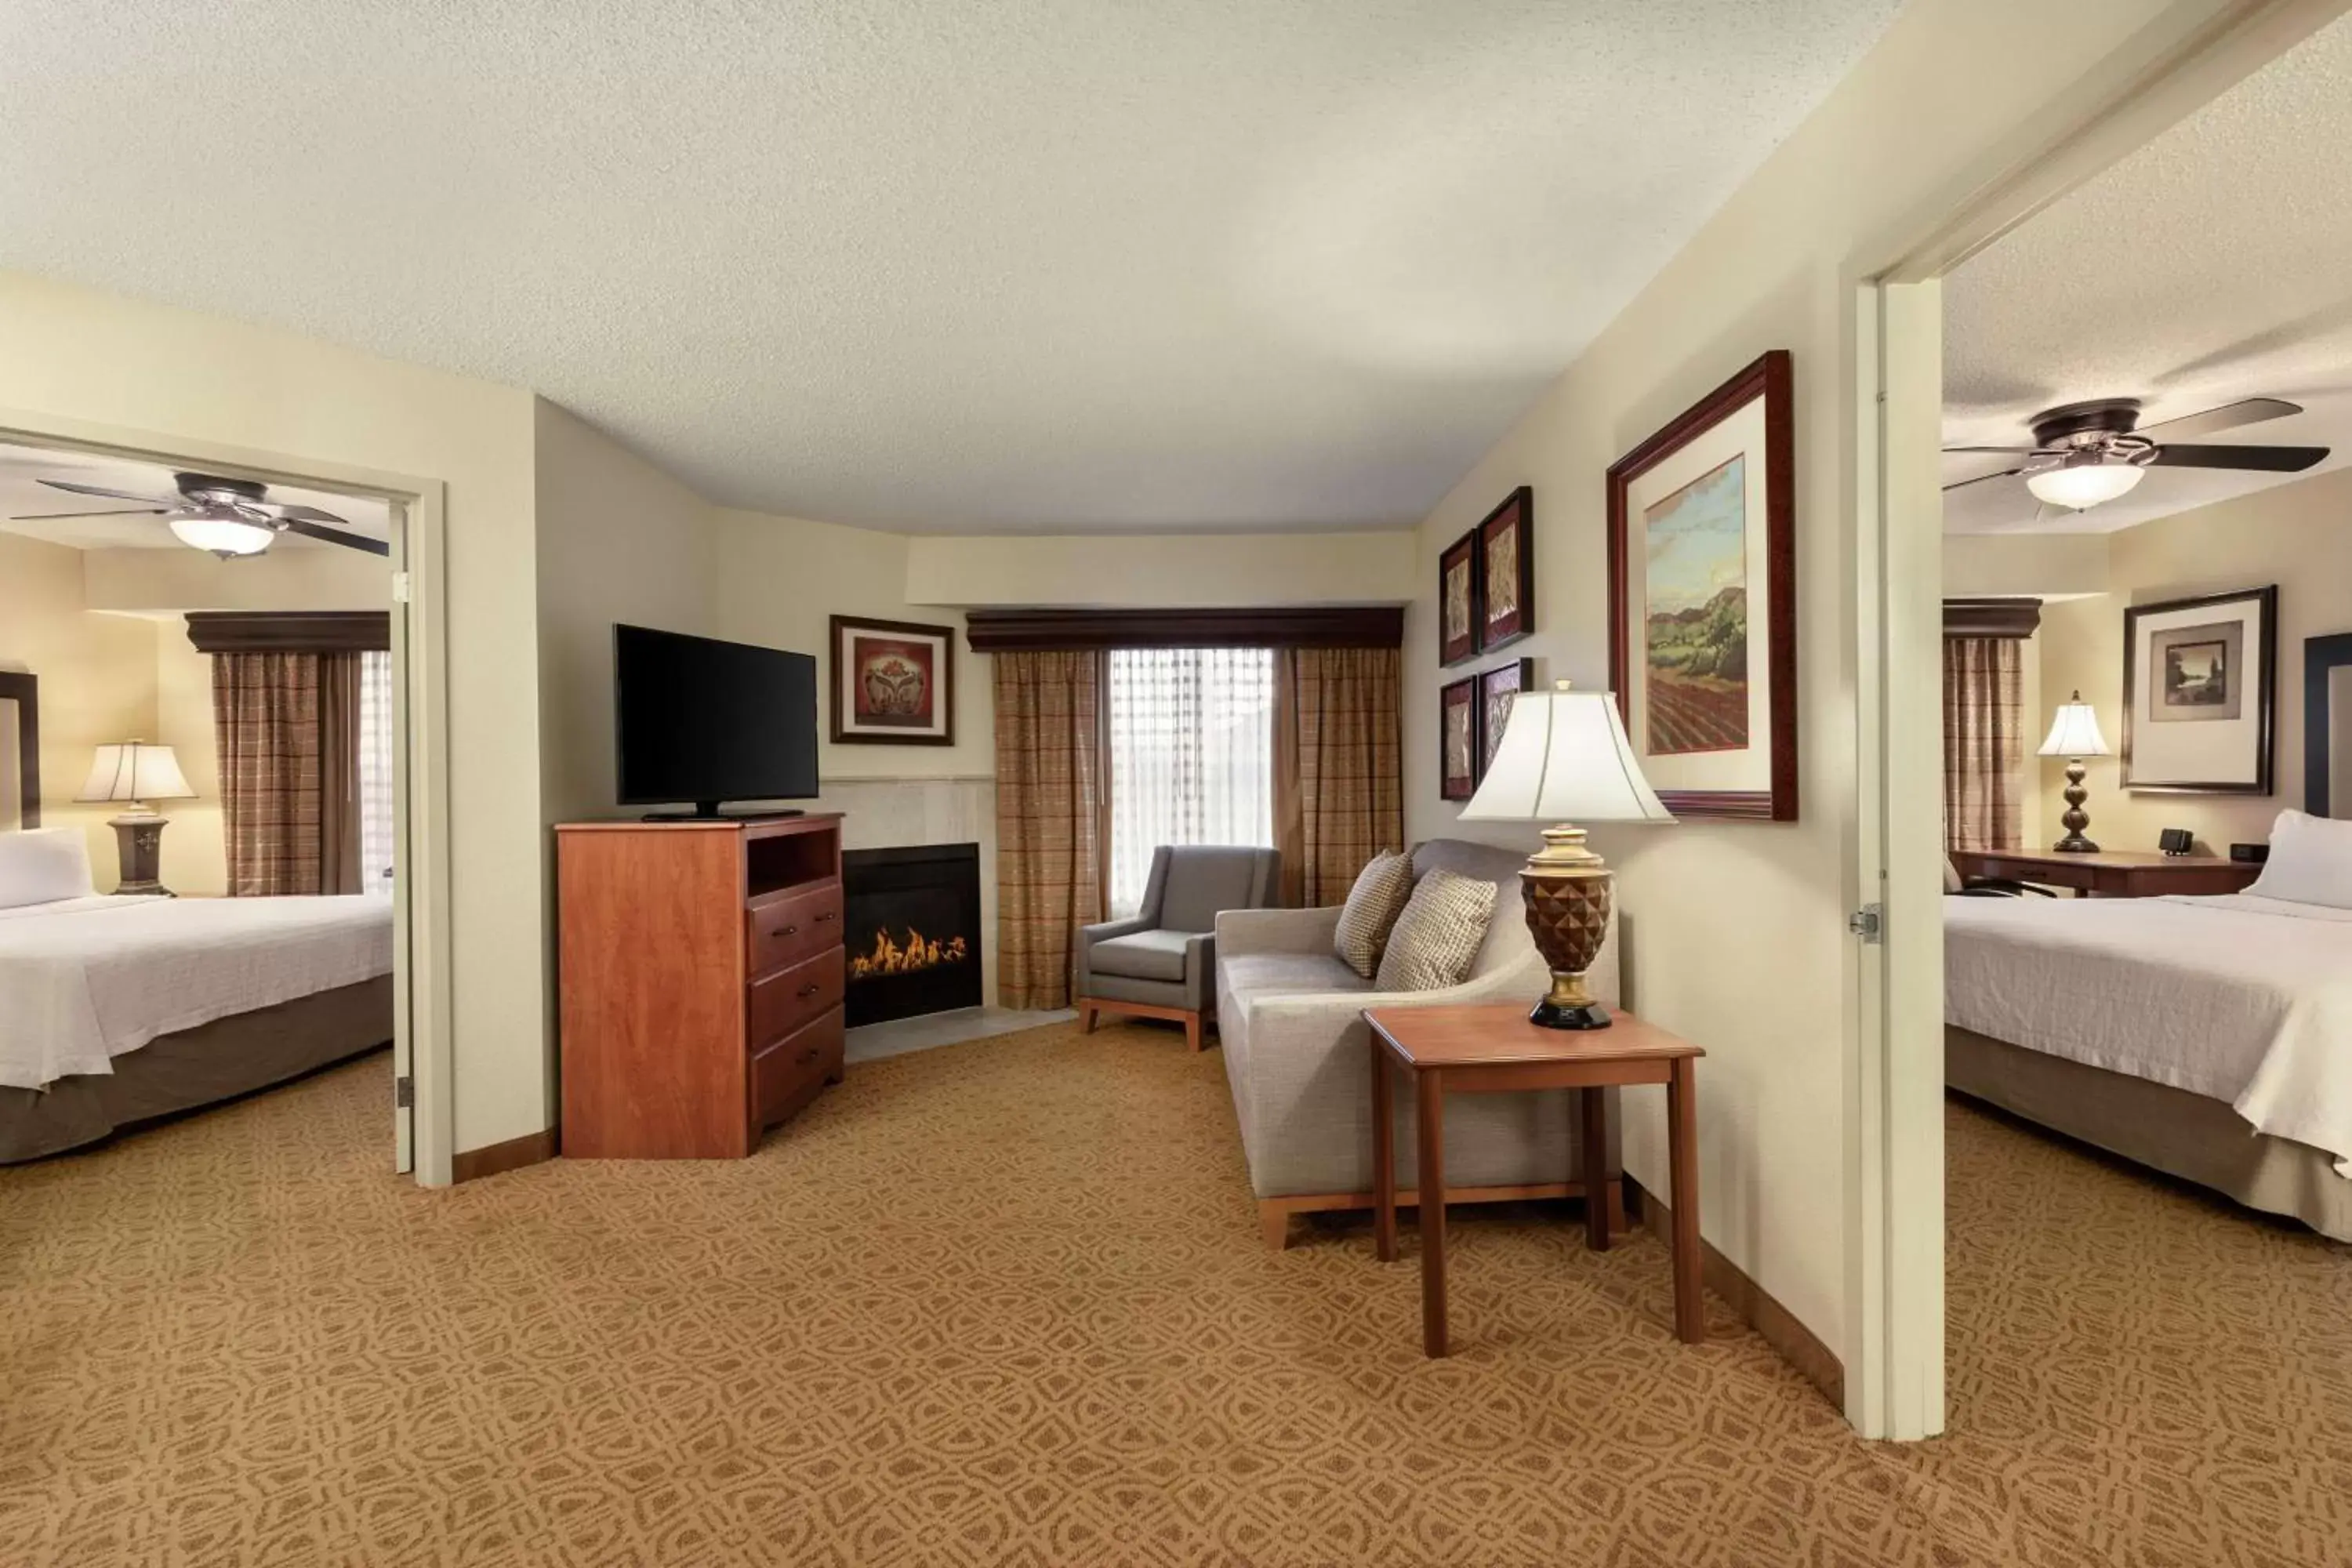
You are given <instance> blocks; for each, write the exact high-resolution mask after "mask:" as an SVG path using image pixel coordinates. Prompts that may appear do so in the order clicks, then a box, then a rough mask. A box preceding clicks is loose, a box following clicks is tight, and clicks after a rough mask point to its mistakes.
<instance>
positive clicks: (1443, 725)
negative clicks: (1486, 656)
mask: <svg viewBox="0 0 2352 1568" xmlns="http://www.w3.org/2000/svg"><path fill="white" fill-rule="evenodd" d="M1478 744H1479V742H1478V678H1477V677H1476V676H1475V675H1465V676H1464V677H1463V678H1462V679H1459V680H1456V681H1453V682H1450V683H1449V684H1447V685H1444V686H1442V687H1439V688H1438V690H1437V798H1438V799H1440V800H1468V799H1469V798H1470V797H1471V796H1472V795H1475V794H1477V793H1478V763H1479V752H1478Z"/></svg>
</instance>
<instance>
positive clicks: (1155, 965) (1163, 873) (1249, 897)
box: [1073, 844, 1282, 1051]
mask: <svg viewBox="0 0 2352 1568" xmlns="http://www.w3.org/2000/svg"><path fill="white" fill-rule="evenodd" d="M1281 881H1282V856H1281V854H1280V852H1279V851H1276V850H1273V849H1253V848H1246V847H1230V846H1225V845H1213V844H1185V845H1172V846H1171V845H1165V844H1163V845H1161V846H1160V848H1159V849H1158V850H1156V851H1155V852H1154V853H1153V855H1152V857H1151V879H1150V881H1149V882H1147V883H1146V884H1145V885H1144V890H1143V907H1142V909H1141V910H1138V911H1137V913H1136V915H1135V917H1134V918H1133V919H1131V920H1123V921H1105V922H1104V923H1103V924H1101V925H1090V926H1080V927H1079V928H1078V941H1077V961H1076V966H1077V976H1076V985H1075V986H1074V987H1073V989H1074V990H1075V992H1076V996H1077V1004H1078V1026H1079V1028H1080V1029H1082V1030H1084V1031H1085V1032H1087V1033H1088V1034H1091V1033H1093V1032H1094V1026H1095V1019H1096V1018H1097V1016H1099V1015H1101V1014H1104V1013H1111V1014H1131V1015H1135V1016H1140V1017H1145V1018H1172V1019H1176V1020H1178V1021H1180V1022H1181V1023H1182V1024H1183V1026H1184V1038H1185V1041H1186V1043H1188V1044H1189V1045H1191V1046H1192V1048H1193V1049H1194V1050H1196V1051H1197V1050H1199V1049H1201V1048H1202V1044H1203V1042H1202V1037H1201V1032H1202V1024H1203V1023H1204V1022H1205V1021H1206V1020H1208V1019H1210V1018H1212V1017H1213V1016H1215V1013H1216V1003H1217V935H1216V928H1217V916H1218V915H1219V914H1221V913H1222V912H1223V911H1224V910H1262V909H1265V908H1266V907H1268V906H1269V905H1271V904H1272V903H1273V902H1274V898H1275V891H1276V889H1277V888H1278V887H1279V886H1280V885H1281Z"/></svg>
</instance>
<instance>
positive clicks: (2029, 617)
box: [1944, 599, 2042, 637]
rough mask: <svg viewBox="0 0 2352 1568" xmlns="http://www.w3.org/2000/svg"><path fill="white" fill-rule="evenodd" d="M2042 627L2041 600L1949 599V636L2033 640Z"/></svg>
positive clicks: (1946, 609)
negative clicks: (2028, 638) (2030, 638)
mask: <svg viewBox="0 0 2352 1568" xmlns="http://www.w3.org/2000/svg"><path fill="white" fill-rule="evenodd" d="M2041 626H2042V601H2041V600H2039V599H1947V600H1945V601H1944V635H1945V636H1946V637H2032V635H2033V634H2034V632H2035V631H2037V630H2038V629H2040V627H2041Z"/></svg>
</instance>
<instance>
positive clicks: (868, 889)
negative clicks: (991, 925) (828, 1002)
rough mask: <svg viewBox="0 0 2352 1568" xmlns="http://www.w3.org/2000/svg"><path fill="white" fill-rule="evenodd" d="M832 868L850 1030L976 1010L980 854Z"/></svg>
mask: <svg viewBox="0 0 2352 1568" xmlns="http://www.w3.org/2000/svg"><path fill="white" fill-rule="evenodd" d="M841 862H842V868H841V869H842V934H843V935H844V937H845V938H846V939H847V942H848V948H849V952H848V958H849V989H848V997H847V1001H846V1003H845V1006H846V1009H847V1016H846V1019H845V1021H846V1022H847V1024H848V1025H849V1026H850V1027H852V1028H856V1026H858V1025H860V1024H879V1023H884V1022H886V1021H887V1020H889V1019H892V1018H911V1017H913V1016H916V1015H917V1014H919V1013H943V1012H945V1011H947V1010H948V1009H949V1008H950V1007H977V1006H979V1005H980V1004H981V1000H982V996H981V983H980V982H981V976H980V846H979V845H977V844H927V845H921V846H918V847H912V848H906V849H851V850H847V851H845V852H844V854H843V855H842V858H841Z"/></svg>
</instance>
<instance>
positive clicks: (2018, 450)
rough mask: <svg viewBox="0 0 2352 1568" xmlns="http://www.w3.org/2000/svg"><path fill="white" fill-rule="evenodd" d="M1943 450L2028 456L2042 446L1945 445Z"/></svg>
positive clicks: (2014, 456)
mask: <svg viewBox="0 0 2352 1568" xmlns="http://www.w3.org/2000/svg"><path fill="white" fill-rule="evenodd" d="M1944 450H1945V452H1946V453H1947V454H1949V453H1952V452H2001V453H2006V454H2007V455H2008V456H2010V457H2012V458H2030V457H2032V455H2033V454H2034V453H2036V452H2039V451H2040V450H2042V448H2041V447H1945V448H1944Z"/></svg>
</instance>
